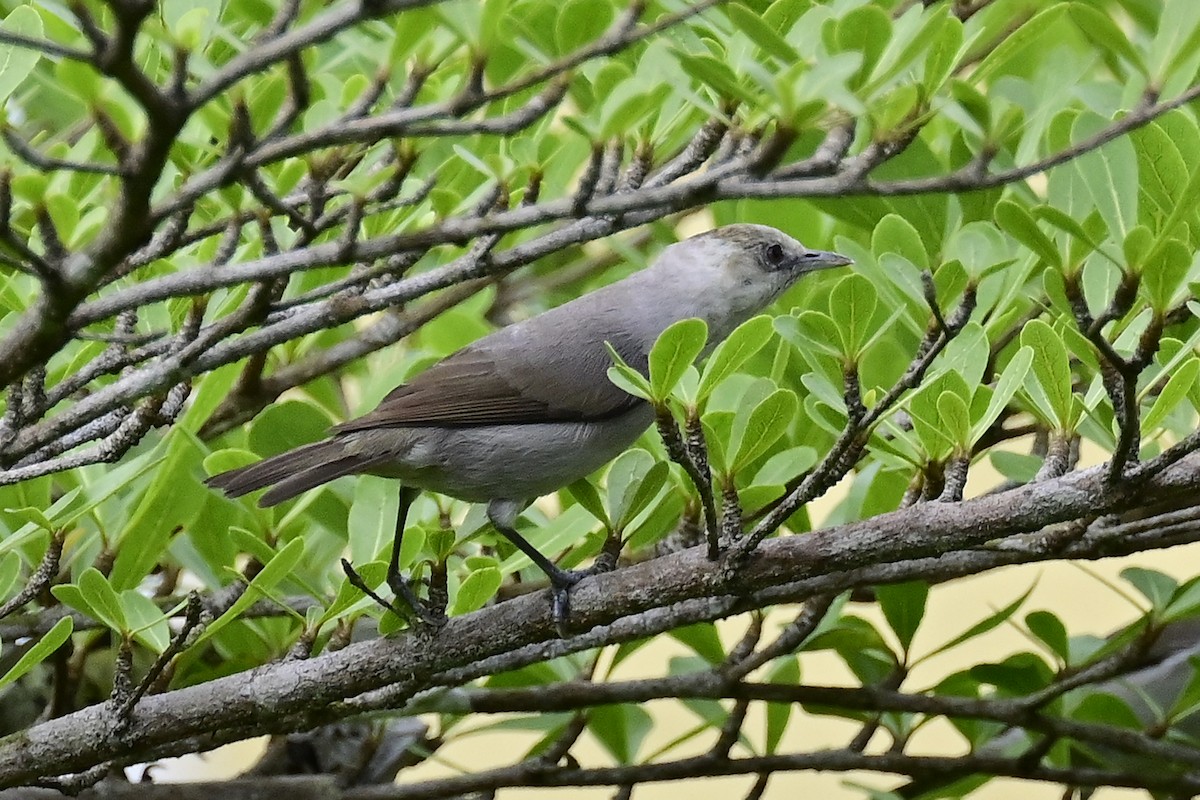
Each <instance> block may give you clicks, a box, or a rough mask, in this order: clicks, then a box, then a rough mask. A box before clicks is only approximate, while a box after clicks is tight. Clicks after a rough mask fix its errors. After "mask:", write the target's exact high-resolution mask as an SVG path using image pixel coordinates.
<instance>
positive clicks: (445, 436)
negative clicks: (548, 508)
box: [207, 224, 852, 628]
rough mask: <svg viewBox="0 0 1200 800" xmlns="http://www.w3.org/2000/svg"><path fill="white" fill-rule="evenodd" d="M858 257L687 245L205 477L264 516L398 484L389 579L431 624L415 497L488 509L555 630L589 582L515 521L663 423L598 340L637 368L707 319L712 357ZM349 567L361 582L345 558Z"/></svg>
mask: <svg viewBox="0 0 1200 800" xmlns="http://www.w3.org/2000/svg"><path fill="white" fill-rule="evenodd" d="M850 263H852V262H851V261H850V259H848V258H846V257H845V256H841V255H838V254H837V253H830V252H824V251H820V250H809V249H808V248H806V247H805V246H804V245H802V244H800V243H799V242H797V241H796V240H795V239H792V238H791V237H790V236H787V235H786V234H784V233H781V232H780V231H778V230H775V229H774V228H770V227H767V226H764V225H745V224H742V225H727V226H725V227H722V228H718V229H716V230H712V231H709V232H707V233H703V234H700V235H698V236H694V237H692V238H690V239H687V240H686V241H683V242H680V243H678V244H675V245H672V246H670V247H668V248H666V250H664V251H663V253H662V254H661V255H660V256H659V258H658V259H657V260H656V261H655V262H654V264H653V265H651V266H650V267H648V268H646V269H644V270H642V271H641V272H638V273H636V274H634V275H631V276H629V277H628V278H625V279H624V280H621V281H618V282H616V283H613V284H611V285H609V286H606V287H604V288H602V289H598V290H596V291H594V292H591V293H589V294H586V295H584V296H583V297H580V298H577V299H575V300H572V301H570V302H568V303H564V304H563V305H561V306H558V307H557V308H553V309H551V310H549V311H546V312H544V313H542V314H539V315H537V316H535V317H532V318H530V319H527V320H524V321H522V322H518V323H516V324H513V325H509V326H508V327H505V328H502V329H500V330H498V331H496V332H494V333H492V334H489V335H488V336H485V337H483V338H482V339H479V340H478V341H476V342H474V343H472V344H470V345H468V346H466V347H464V348H463V349H461V350H459V351H458V352H456V353H453V354H452V355H450V356H448V357H446V358H445V359H443V360H442V361H440V362H438V363H437V364H435V365H433V366H432V367H430V368H429V369H428V370H426V371H425V372H423V373H421V374H420V375H418V376H417V377H415V378H414V379H413V380H412V382H410V383H407V384H404V385H402V386H398V387H397V388H396V389H394V390H393V391H392V392H391V393H390V394H388V395H387V397H385V398H384V399H383V402H381V403H380V404H379V406H378V407H377V408H376V409H375V410H374V411H371V412H370V413H368V414H365V415H364V416H361V417H359V418H357V419H353V420H350V421H349V422H345V423H343V424H341V425H337V426H335V427H334V428H333V435H332V436H331V437H330V438H328V439H326V440H325V441H322V442H317V443H315V444H310V445H306V446H303V447H299V448H296V449H295V450H291V451H289V452H286V453H282V454H280V455H277V456H274V457H271V458H267V459H264V460H263V461H260V462H258V463H256V464H251V465H249V466H246V467H242V468H241V469H236V470H232V471H230V472H225V473H222V474H220V475H215V476H213V477H211V478H209V479H208V481H207V483H208V485H210V486H215V487H217V488H220V489H223V490H224V491H225V493H226V494H228V495H229V496H231V497H238V496H241V495H244V494H246V493H248V492H252V491H254V490H256V489H262V488H265V487H270V489H269V490H268V491H267V492H266V493H265V494H263V496H262V497H261V498H259V501H258V502H259V505H261V506H271V505H275V504H276V503H280V502H282V501H284V500H288V499H289V498H292V497H295V496H296V495H298V494H300V493H301V492H304V491H305V490H308V489H311V488H313V487H315V486H319V485H321V484H323V483H326V482H328V481H331V480H333V479H334V478H339V477H341V476H343V475H353V474H360V473H368V474H372V475H382V476H384V477H389V478H396V479H398V480H399V481H400V483H401V488H400V509H399V513H398V515H397V520H396V530H395V538H394V541H393V548H392V554H391V561H390V564H389V566H388V577H387V582H388V585H389V587H390V588H391V589H392V591H393V592H395V594H396V595H397V596H398V597H400V598H403V599H404V600H405V601H406V602H407V603H408V604H409V605H410V606H412V607H413V609H414V611H415V612H416V613H417V614H418V616H420V617H421V618H422V619H426V621H433V620H432V619H430V616H431V615H429V614H428V611H427V610H426V609H423V608H422V606H423V604H422V603H421V602H420V601H419V600H418V598H417V597H416V595H415V592H413V590H412V589H411V587H409V585H408V584H407V582H406V581H405V580H404V578H403V577H402V576H401V575H400V570H399V565H398V557H399V553H400V541H401V537H402V535H403V530H404V522H405V517H406V515H407V512H408V508H409V506H410V505H411V504H412V502H413V500H415V499H416V497H417V494H418V493H419V491H420V490H422V489H425V490H429V491H432V492H437V493H439V494H444V495H449V496H450V497H456V498H458V499H460V500H466V501H469V502H478V503H487V516H488V519H489V520H490V521H491V522H492V524H493V525H494V526H495V527H496V529H497V530H498V531H500V533H502V534H504V536H506V537H507V538H508V539H509V540H510V541H511V542H512V543H513V544H514V545H516V546H517V547H518V548H519V549H520V550H521V551H522V552H524V553H525V554H526V555H527V556H529V558H530V559H532V561H533V562H534V563H535V564H537V565H538V566H539V567H540V568H541V569H542V570H543V571H545V573H546V575H547V576H548V577H549V579H550V583H551V586H552V613H553V616H554V618H555V621H556V623H558V624H559V626H560V628H561V627H562V624H563V622H564V621H565V619H566V617H567V612H568V605H567V602H568V590H569V588H570V587H571V586H572V585H574V584H575V583H577V582H578V581H579V580H580V579H581V578H582V577H583V575H582V574H581V573H579V572H572V571H568V570H564V569H562V568H560V567H558V566H556V565H555V564H554V563H553V562H551V561H550V560H549V559H547V558H546V557H545V556H543V555H542V554H541V553H539V552H538V551H537V550H536V549H535V548H534V547H533V546H532V545H531V544H530V543H529V542H527V541H526V540H525V539H524V538H523V537H521V535H520V534H518V533H517V531H516V528H515V523H516V519H517V516H518V515H519V514H520V513H521V511H522V510H523V509H524V508H525V507H526V506H528V505H529V503H531V502H532V501H533V500H534V499H536V498H537V497H540V496H541V495H544V494H548V493H550V492H553V491H556V490H558V489H561V488H562V487H563V486H566V485H568V484H570V483H573V482H574V481H577V480H579V479H580V478H583V477H585V476H586V475H588V474H590V473H592V472H594V471H595V470H597V469H599V468H600V467H601V466H603V465H604V464H606V463H607V462H609V461H610V460H612V459H613V458H614V457H616V456H617V455H618V454H619V453H621V452H622V451H623V450H625V449H626V448H627V447H629V446H630V445H631V444H633V442H634V440H635V439H637V437H638V436H639V435H641V434H642V432H643V431H645V430H646V429H647V428H648V427H649V426H650V424H651V422H653V420H654V410H653V409H652V407H651V406H650V404H649V403H647V402H645V401H644V400H641V399H639V398H636V397H633V396H632V395H629V394H627V393H626V392H624V391H623V390H621V389H620V388H618V387H617V386H616V385H614V384H613V383H612V382H611V381H609V379H608V374H607V371H608V368H609V366H611V362H610V358H609V355H608V352H607V350H606V349H605V346H604V345H605V342H608V343H610V344H611V345H612V346H613V348H615V349H616V351H617V352H618V353H619V354H620V355H621V357H622V358H623V359H624V360H625V361H626V363H628V364H629V365H630V366H632V367H634V368H635V369H638V370H639V371H642V372H643V373H644V372H645V371H646V368H647V364H648V356H649V353H650V348H651V346H652V345H653V344H654V342H655V340H656V339H657V338H658V336H659V334H661V333H662V332H663V331H664V330H665V329H666V328H667V326H669V325H671V324H672V323H674V322H677V321H679V320H683V319H689V318H692V317H698V318H700V319H702V320H704V321H705V322H706V323H707V324H708V334H709V339H708V342H709V346H710V347H712V346H714V345H715V344H716V343H717V342H719V341H721V340H722V339H724V338H725V337H726V336H728V335H729V333H730V332H731V331H733V329H734V328H736V327H737V326H738V325H740V324H741V323H742V322H744V321H746V320H747V319H749V318H750V317H752V316H754V315H755V314H756V313H758V312H759V311H761V310H762V309H764V308H765V307H766V306H768V305H770V303H771V302H772V301H774V300H775V299H776V298H778V297H779V295H780V294H782V293H783V291H784V290H785V289H787V288H788V287H789V286H791V285H792V284H793V283H795V282H796V281H797V280H798V279H799V278H801V277H802V276H804V275H806V274H808V273H810V272H813V271H816V270H820V269H827V268H829V267H839V266H844V265H847V264H850ZM343 567H344V568H345V569H346V572H347V575H348V576H349V577H350V579H351V581H356V578H357V576H356V575H355V573H354V571H353V569H352V568H351V567H350V565H349V563H348V562H346V561H343ZM356 585H359V588H364V587H363V586H362V585H361V581H356ZM372 596H373V597H374V596H375V595H374V594H373V593H372ZM375 599H376V600H377V601H379V602H383V601H381V600H379V598H378V597H375ZM385 605H387V604H386V603H385ZM393 610H394V611H396V613H398V614H399V613H400V611H399V610H397V609H395V608H394V607H393ZM402 616H403V615H402Z"/></svg>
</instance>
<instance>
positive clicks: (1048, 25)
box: [971, 4, 1067, 86]
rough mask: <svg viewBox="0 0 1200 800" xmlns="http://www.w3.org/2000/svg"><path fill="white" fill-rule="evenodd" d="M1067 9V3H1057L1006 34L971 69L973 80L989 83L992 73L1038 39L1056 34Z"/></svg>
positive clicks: (1013, 59) (983, 83) (1011, 60)
mask: <svg viewBox="0 0 1200 800" xmlns="http://www.w3.org/2000/svg"><path fill="white" fill-rule="evenodd" d="M1066 11H1067V7H1066V5H1065V4H1061V5H1059V4H1056V5H1053V6H1050V7H1049V8H1045V9H1043V10H1042V11H1040V12H1039V13H1037V14H1035V15H1034V16H1032V17H1030V18H1029V19H1027V20H1025V22H1024V24H1022V25H1021V26H1020V27H1018V28H1017V29H1016V30H1015V31H1013V32H1012V33H1009V34H1007V35H1006V36H1004V37H1003V39H1001V41H1000V44H999V45H998V46H997V47H995V48H993V49H992V51H991V52H989V53H988V54H987V55H986V56H985V57H984V58H983V59H982V60H981V61H980V62H979V63H978V64H976V65H975V69H973V70H972V71H971V80H972V81H973V82H974V83H975V84H976V85H979V86H986V85H988V84H989V83H990V81H991V79H992V77H993V75H992V73H994V72H997V71H999V70H1000V69H1002V68H1003V67H1004V66H1006V65H1007V64H1009V63H1010V62H1013V61H1015V60H1017V58H1018V56H1021V55H1022V54H1023V52H1024V51H1026V50H1027V48H1032V47H1033V45H1035V44H1038V43H1039V41H1038V40H1040V39H1042V38H1043V37H1046V36H1053V35H1056V32H1055V31H1054V27H1055V25H1056V24H1057V23H1058V21H1059V20H1060V19H1062V17H1063V15H1064V14H1065V13H1066Z"/></svg>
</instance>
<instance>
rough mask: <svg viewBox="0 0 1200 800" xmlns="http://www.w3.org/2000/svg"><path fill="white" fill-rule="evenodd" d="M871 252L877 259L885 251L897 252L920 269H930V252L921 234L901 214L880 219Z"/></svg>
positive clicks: (872, 239) (872, 237) (872, 241)
mask: <svg viewBox="0 0 1200 800" xmlns="http://www.w3.org/2000/svg"><path fill="white" fill-rule="evenodd" d="M871 252H872V253H874V254H875V257H876V258H877V259H878V258H879V257H880V256H882V255H883V254H885V253H896V254H898V255H900V256H902V257H904V258H906V259H908V260H909V261H910V262H911V263H912V264H915V265H916V267H917V268H918V269H920V270H928V269H929V253H927V252H926V250H925V244H924V242H922V241H921V234H919V233H918V232H917V229H916V228H915V227H913V224H912V223H911V222H909V221H908V220H906V219H905V218H904V217H902V216H900V215H899V214H888V215H887V216H885V217H884V218H883V219H881V220H879V224H878V225H876V226H875V230H874V232H873V233H872V234H871Z"/></svg>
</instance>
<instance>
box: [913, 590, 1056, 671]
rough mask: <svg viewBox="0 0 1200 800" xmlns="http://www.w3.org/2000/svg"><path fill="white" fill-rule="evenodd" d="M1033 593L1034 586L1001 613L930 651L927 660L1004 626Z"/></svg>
mask: <svg viewBox="0 0 1200 800" xmlns="http://www.w3.org/2000/svg"><path fill="white" fill-rule="evenodd" d="M1032 593H1033V586H1030V587H1029V588H1028V589H1026V590H1025V593H1024V594H1023V595H1021V596H1020V597H1018V598H1017V599H1016V600H1014V601H1012V602H1011V603H1009V604H1008V605H1006V606H1005V607H1004V608H1002V609H1000V610H999V611H996V612H994V613H992V614H989V615H988V616H986V617H984V618H983V619H981V620H979V622H976V623H975V624H974V625H972V626H970V627H969V628H967V629H966V630H965V631H963V632H962V633H960V634H958V635H957V636H955V637H954V638H953V639H951V640H950V641H948V642H946V643H945V644H943V645H939V646H938V647H937V648H936V649H934V650H932V651H930V652H929V653H928V654H926V655H925V658H929V657H930V656H934V655H937V654H938V653H944V652H946V651H947V650H950V649H952V648H955V647H958V646H959V645H960V644H963V643H964V642H969V641H970V640H972V639H974V638H976V637H978V636H982V635H983V634H985V633H987V632H988V631H991V630H995V629H996V628H999V627H1000V626H1001V625H1003V624H1004V623H1005V622H1007V621H1008V620H1009V619H1011V618H1012V615H1013V614H1015V613H1017V610H1018V609H1020V607H1021V606H1022V605H1024V603H1025V601H1026V600H1028V599H1029V595H1030V594H1032Z"/></svg>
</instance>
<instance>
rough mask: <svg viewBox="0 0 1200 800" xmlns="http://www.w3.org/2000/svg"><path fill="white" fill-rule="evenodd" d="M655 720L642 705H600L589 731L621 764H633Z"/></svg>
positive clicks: (590, 717) (589, 718) (591, 714)
mask: <svg viewBox="0 0 1200 800" xmlns="http://www.w3.org/2000/svg"><path fill="white" fill-rule="evenodd" d="M653 727H654V720H653V719H652V718H651V716H650V714H649V713H648V712H647V711H646V710H645V709H643V708H642V707H641V706H636V705H608V706H597V707H595V708H593V709H592V710H591V711H590V712H589V713H588V729H589V730H591V732H592V735H593V736H595V737H596V739H597V740H598V741H599V742H600V744H601V745H603V747H604V749H605V750H607V751H608V752H609V754H611V755H612V757H613V758H615V759H616V760H617V763H619V764H631V763H633V762H634V761H635V760H636V759H637V754H638V750H639V749H641V746H642V742H643V741H645V739H646V735H647V734H648V733H650V731H651V729H652V728H653Z"/></svg>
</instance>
